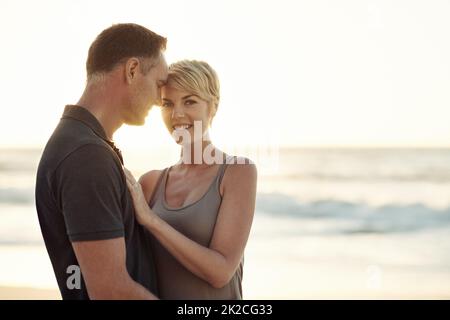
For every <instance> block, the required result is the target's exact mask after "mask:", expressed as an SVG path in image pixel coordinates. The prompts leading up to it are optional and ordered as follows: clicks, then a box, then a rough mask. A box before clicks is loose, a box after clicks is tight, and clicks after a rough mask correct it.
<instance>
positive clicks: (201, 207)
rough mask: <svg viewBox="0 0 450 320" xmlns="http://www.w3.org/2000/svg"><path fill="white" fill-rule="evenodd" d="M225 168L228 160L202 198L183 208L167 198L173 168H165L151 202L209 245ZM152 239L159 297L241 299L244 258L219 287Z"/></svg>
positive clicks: (168, 218)
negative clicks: (233, 272)
mask: <svg viewBox="0 0 450 320" xmlns="http://www.w3.org/2000/svg"><path fill="white" fill-rule="evenodd" d="M226 168H227V164H226V163H225V164H221V165H220V166H219V169H218V172H217V174H216V177H215V178H214V180H213V181H212V183H211V185H210V186H209V188H208V190H207V191H206V193H205V194H204V195H203V196H202V197H201V198H200V199H199V200H197V201H195V202H193V203H191V204H188V205H185V206H183V207H180V208H171V207H169V205H168V204H167V202H166V199H165V190H166V184H167V178H168V172H169V170H170V168H166V169H164V170H163V172H162V173H161V175H160V177H159V180H158V183H157V185H156V187H155V191H154V192H153V196H152V198H151V199H150V202H149V205H150V207H151V208H152V210H153V211H154V212H155V213H156V214H157V215H158V216H159V217H161V219H163V220H164V221H166V222H167V223H168V224H169V225H171V226H172V227H173V228H175V229H176V230H178V231H179V232H181V233H182V234H184V235H185V236H186V237H188V238H189V239H191V240H193V241H195V242H197V243H199V244H200V245H202V246H205V247H209V245H210V242H211V239H212V236H213V232H214V226H215V224H216V220H217V215H218V212H219V208H220V204H221V201H222V197H221V195H220V191H219V186H220V183H221V181H222V178H223V175H224V173H225V170H226ZM152 242H153V247H154V258H155V263H156V274H157V280H158V289H159V298H160V299H210V300H213V299H216V300H220V299H233V300H236V299H242V276H243V264H244V259H243V258H242V259H241V262H240V263H239V266H238V268H237V270H236V272H235V274H234V275H233V277H232V278H231V280H230V282H229V283H228V284H227V285H225V286H224V287H223V288H220V289H217V288H214V287H213V286H211V285H210V284H209V283H208V282H206V281H204V280H202V279H201V278H199V277H197V276H196V275H195V274H193V273H192V272H190V271H189V270H188V269H186V268H185V267H184V266H183V265H182V264H181V263H179V262H178V261H177V260H176V259H175V258H174V257H173V256H172V255H171V254H170V253H169V252H168V251H167V250H166V249H165V248H164V247H163V246H162V245H161V244H160V243H159V242H158V241H157V240H156V239H154V241H152Z"/></svg>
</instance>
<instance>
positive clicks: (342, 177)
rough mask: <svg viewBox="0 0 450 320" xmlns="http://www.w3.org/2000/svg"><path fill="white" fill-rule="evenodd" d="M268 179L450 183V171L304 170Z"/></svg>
mask: <svg viewBox="0 0 450 320" xmlns="http://www.w3.org/2000/svg"><path fill="white" fill-rule="evenodd" d="M266 178H268V179H276V180H297V181H302V182H308V181H323V182H329V181H332V182H363V183H371V182H395V183H408V182H430V183H439V184H442V183H450V172H449V171H445V172H444V171H442V172H436V173H433V174H432V173H430V172H426V173H425V172H424V173H419V172H416V173H410V174H395V173H391V174H375V173H372V174H357V173H345V174H340V173H325V172H323V173H321V172H316V173H314V172H304V173H298V172H297V173H284V174H278V175H274V176H267V177H266Z"/></svg>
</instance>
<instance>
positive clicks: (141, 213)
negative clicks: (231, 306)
mask: <svg viewBox="0 0 450 320" xmlns="http://www.w3.org/2000/svg"><path fill="white" fill-rule="evenodd" d="M161 98H162V103H161V108H162V117H163V120H164V124H165V125H166V127H167V129H168V131H169V133H172V134H173V136H174V138H175V140H176V142H177V143H178V144H179V145H180V146H181V147H182V150H181V157H180V161H179V162H178V163H176V164H175V165H173V166H171V167H169V168H166V169H164V170H162V171H158V170H154V171H150V172H148V173H146V174H144V175H143V176H142V177H141V178H140V179H139V183H138V182H136V181H135V180H134V178H133V176H132V175H131V173H130V172H129V171H127V170H125V171H126V175H127V183H128V187H129V189H130V191H131V194H132V197H133V201H134V205H135V209H136V210H135V211H136V216H137V220H138V222H139V223H140V224H142V225H143V226H144V227H145V228H146V229H147V230H148V231H150V233H151V234H152V235H153V236H154V238H156V240H157V241H154V243H155V251H154V252H155V261H156V271H157V275H158V287H159V297H160V298H161V299H242V286H241V283H242V274H243V270H242V269H243V253H244V248H245V245H246V242H247V239H248V236H249V233H250V227H251V224H252V220H253V213H254V208H255V195H256V178H257V173H256V167H255V165H254V164H251V162H250V161H249V160H248V159H242V158H240V159H237V158H236V157H229V156H227V155H226V154H224V153H223V152H222V151H220V150H219V149H218V148H216V147H214V145H213V144H212V142H211V139H210V138H209V135H208V128H209V127H210V125H211V122H212V120H213V118H214V116H215V114H216V111H217V107H218V104H219V81H218V78H217V75H216V73H215V71H214V70H213V69H212V68H211V67H210V66H209V65H208V64H207V63H205V62H200V61H187V60H184V61H180V62H177V63H175V64H172V65H171V66H170V68H169V77H168V80H167V84H166V85H165V86H164V87H163V88H162V90H161ZM196 151H197V152H196ZM200 151H201V152H200ZM233 160H234V162H236V160H238V161H237V162H238V163H243V164H230V163H232V162H233ZM242 160H246V161H242Z"/></svg>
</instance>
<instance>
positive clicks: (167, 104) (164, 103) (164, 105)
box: [161, 102, 172, 108]
mask: <svg viewBox="0 0 450 320" xmlns="http://www.w3.org/2000/svg"><path fill="white" fill-rule="evenodd" d="M161 106H162V107H163V108H169V107H171V106H172V104H171V103H170V102H163V103H162V105H161Z"/></svg>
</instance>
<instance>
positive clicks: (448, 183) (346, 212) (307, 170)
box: [0, 148, 450, 299]
mask: <svg viewBox="0 0 450 320" xmlns="http://www.w3.org/2000/svg"><path fill="white" fill-rule="evenodd" d="M122 151H123V154H124V158H125V163H126V166H127V167H128V168H129V169H130V170H131V171H132V172H133V173H135V175H136V176H139V175H140V174H142V173H144V172H146V171H148V170H150V169H155V168H163V167H165V166H168V165H170V164H171V162H172V161H173V160H174V159H175V158H176V155H175V156H174V153H173V152H171V153H170V152H162V151H160V152H148V151H145V152H139V151H136V150H133V151H131V150H130V151H129V152H127V150H122ZM41 152H42V150H40V149H0V221H1V224H0V287H1V286H17V287H20V286H26V287H35V288H56V282H55V279H54V276H53V273H52V269H51V265H50V262H49V260H48V257H47V254H46V250H45V247H44V244H43V240H42V236H41V234H40V229H39V225H38V221H37V217H36V211H35V206H34V182H35V174H36V168H37V164H38V162H39V158H40V155H41ZM277 155H278V157H277V166H276V170H266V169H265V168H263V167H262V166H261V167H260V166H259V165H258V162H256V164H257V166H258V168H259V175H258V194H257V203H256V212H255V218H254V223H253V227H252V231H251V234H250V238H249V241H248V244H247V248H246V251H245V263H244V280H243V287H244V298H245V299H316V298H321V299H349V298H351V299H359V298H361V299H366V298H369V299H371V298H374V299H378V298H382V299H383V298H384V299H391V298H393V299H409V298H420V299H428V298H447V299H448V298H450V149H407V148H397V149H395V148H390V149H371V148H290V149H280V150H279V151H278V154H277Z"/></svg>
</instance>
